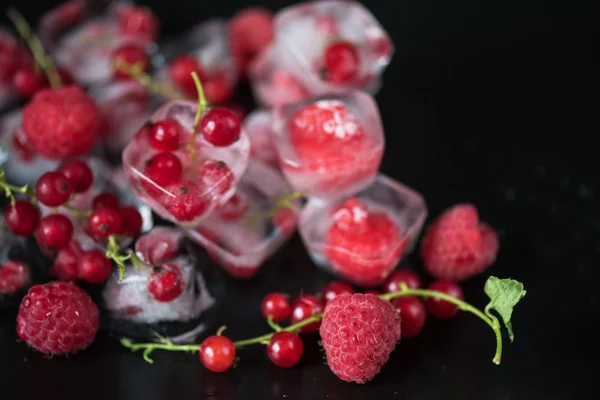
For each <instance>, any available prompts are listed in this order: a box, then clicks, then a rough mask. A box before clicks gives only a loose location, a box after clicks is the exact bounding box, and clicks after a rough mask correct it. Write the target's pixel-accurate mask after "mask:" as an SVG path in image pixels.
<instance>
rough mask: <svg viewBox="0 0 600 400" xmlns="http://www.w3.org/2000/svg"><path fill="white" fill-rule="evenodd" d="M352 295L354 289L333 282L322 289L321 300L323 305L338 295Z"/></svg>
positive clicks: (344, 283)
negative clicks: (323, 302)
mask: <svg viewBox="0 0 600 400" xmlns="http://www.w3.org/2000/svg"><path fill="white" fill-rule="evenodd" d="M345 293H347V294H353V293H354V288H353V287H352V286H350V285H349V284H347V283H346V282H339V281H333V282H329V283H328V284H327V285H326V286H325V288H324V289H323V300H324V301H325V303H328V302H330V301H331V300H333V299H335V298H336V297H337V296H339V295H340V294H345Z"/></svg>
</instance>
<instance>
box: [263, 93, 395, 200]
mask: <svg viewBox="0 0 600 400" xmlns="http://www.w3.org/2000/svg"><path fill="white" fill-rule="evenodd" d="M273 122H274V132H275V135H274V137H275V140H274V142H275V146H276V148H277V153H278V154H279V161H280V165H281V168H282V170H283V173H284V175H285V177H286V178H287V180H288V181H289V182H290V184H291V185H292V187H293V188H294V190H297V191H301V192H302V193H303V194H304V195H305V196H309V197H318V198H323V199H328V200H333V199H336V198H341V197H344V196H348V195H351V194H353V193H356V192H358V191H360V190H362V189H364V188H366V187H367V186H369V185H370V184H371V183H372V182H373V181H374V180H375V176H376V174H377V170H378V169H379V164H380V162H381V158H382V156H383V149H384V147H385V140H384V135H383V128H382V125H381V119H380V116H379V110H378V108H377V104H376V103H375V100H374V99H373V97H371V96H370V95H369V94H367V93H363V92H359V91H352V92H347V93H344V94H340V95H329V96H326V97H321V98H317V99H312V100H309V101H305V102H302V103H296V104H293V105H288V106H284V107H280V108H278V109H276V110H275V111H274V113H273Z"/></svg>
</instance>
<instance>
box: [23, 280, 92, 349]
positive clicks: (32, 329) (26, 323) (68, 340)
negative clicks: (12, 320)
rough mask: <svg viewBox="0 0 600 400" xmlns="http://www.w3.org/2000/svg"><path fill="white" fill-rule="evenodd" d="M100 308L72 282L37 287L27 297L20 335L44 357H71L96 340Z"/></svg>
mask: <svg viewBox="0 0 600 400" xmlns="http://www.w3.org/2000/svg"><path fill="white" fill-rule="evenodd" d="M98 325H99V313H98V307H96V305H95V304H94V303H93V302H92V299H91V298H90V296H89V295H88V294H87V293H86V292H84V291H83V290H82V289H80V288H79V287H77V286H76V285H74V284H73V283H70V282H60V281H56V282H51V283H48V284H45V285H35V286H33V287H31V288H30V289H29V292H28V293H27V296H25V297H24V298H23V301H22V302H21V307H20V308H19V314H18V315H17V334H18V335H19V338H20V339H21V340H23V341H24V342H25V343H27V344H28V345H29V346H30V347H33V348H34V349H36V350H38V351H41V352H42V353H44V354H53V355H60V354H71V353H76V352H78V351H81V350H84V349H86V348H87V347H88V346H89V345H90V344H92V342H93V341H94V338H95V337H96V332H97V331H98Z"/></svg>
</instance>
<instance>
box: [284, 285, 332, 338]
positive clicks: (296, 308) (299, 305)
mask: <svg viewBox="0 0 600 400" xmlns="http://www.w3.org/2000/svg"><path fill="white" fill-rule="evenodd" d="M323 308H325V306H324V304H323V302H322V301H321V300H319V299H317V298H316V297H315V296H311V295H309V294H303V295H302V296H300V297H298V298H297V299H296V301H294V303H293V304H292V315H291V316H290V323H292V324H296V323H298V322H300V321H304V320H305V319H308V318H310V317H312V316H313V315H315V314H319V313H321V312H323ZM320 325H321V322H320V321H317V322H313V323H311V324H309V325H306V326H305V327H303V328H302V330H301V331H302V332H304V333H311V332H316V331H317V330H318V329H319V326H320Z"/></svg>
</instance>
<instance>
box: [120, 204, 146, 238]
mask: <svg viewBox="0 0 600 400" xmlns="http://www.w3.org/2000/svg"><path fill="white" fill-rule="evenodd" d="M119 216H120V217H121V228H120V229H119V235H123V236H129V237H136V236H138V235H139V234H140V233H142V225H143V224H144V220H143V219H142V216H141V215H140V212H139V211H138V209H137V208H135V207H131V206H129V207H121V208H119Z"/></svg>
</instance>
